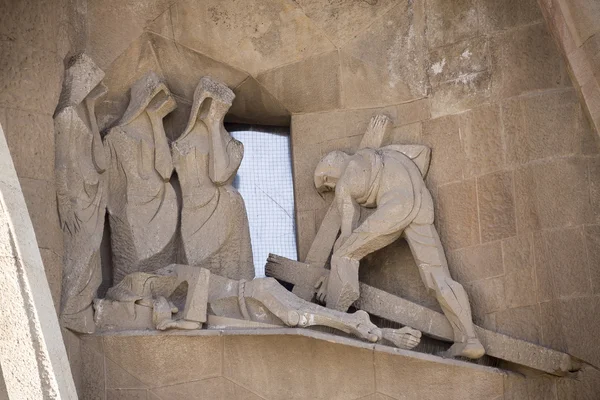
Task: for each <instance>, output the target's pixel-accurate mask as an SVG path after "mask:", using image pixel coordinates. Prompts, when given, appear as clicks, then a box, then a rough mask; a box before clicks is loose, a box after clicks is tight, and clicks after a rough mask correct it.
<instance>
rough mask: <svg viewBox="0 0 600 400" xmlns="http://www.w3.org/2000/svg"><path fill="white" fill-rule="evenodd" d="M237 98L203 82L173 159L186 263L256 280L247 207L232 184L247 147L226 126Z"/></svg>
mask: <svg viewBox="0 0 600 400" xmlns="http://www.w3.org/2000/svg"><path fill="white" fill-rule="evenodd" d="M234 97H235V95H234V94H233V92H232V91H231V90H230V89H229V88H228V87H227V86H226V85H224V84H222V83H220V82H216V81H214V80H213V79H211V78H209V77H203V78H202V79H201V80H200V83H199V84H198V86H197V87H196V91H195V92H194V102H193V104H192V111H191V113H190V118H189V121H188V124H187V127H186V128H185V130H184V132H183V133H182V134H181V136H180V138H179V139H177V141H175V142H174V143H173V148H172V154H173V164H174V165H175V170H176V171H177V175H178V177H179V182H180V184H181V191H182V195H183V209H182V212H181V238H182V242H183V251H184V254H185V257H186V261H187V263H188V264H190V265H196V266H202V267H204V268H207V269H209V270H210V271H211V272H212V273H214V274H218V275H221V276H225V277H227V278H230V279H252V278H253V277H254V265H253V263H252V248H251V247H250V230H249V227H248V217H247V215H246V207H245V205H244V200H243V199H242V196H241V195H240V194H239V193H238V191H237V190H236V189H235V188H234V187H233V186H232V184H231V183H232V182H233V178H234V177H235V174H236V172H237V170H238V168H239V166H240V163H241V162H242V157H243V155H244V147H243V145H242V143H240V142H238V141H237V140H235V139H233V138H232V137H231V136H230V135H229V132H227V131H226V130H225V127H224V126H223V119H224V118H225V114H226V113H227V111H228V110H229V108H230V107H231V104H232V102H233V99H234Z"/></svg>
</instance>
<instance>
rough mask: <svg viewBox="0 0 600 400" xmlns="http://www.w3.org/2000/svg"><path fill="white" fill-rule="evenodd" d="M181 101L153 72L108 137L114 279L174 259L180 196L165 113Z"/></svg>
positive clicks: (135, 87)
mask: <svg viewBox="0 0 600 400" xmlns="http://www.w3.org/2000/svg"><path fill="white" fill-rule="evenodd" d="M175 107H176V103H175V100H174V99H173V97H172V96H171V93H170V91H169V89H168V88H167V86H166V85H165V84H164V82H162V80H161V79H160V78H159V77H158V75H156V74H155V73H154V72H149V73H148V74H146V75H145V76H144V77H142V78H141V79H139V80H138V81H137V82H136V83H135V84H134V85H133V87H132V88H131V100H130V101H129V106H128V107H127V110H126V111H125V114H124V115H123V118H121V120H120V121H119V122H118V123H117V125H116V126H115V127H113V128H112V129H111V130H110V131H109V133H108V134H107V135H106V137H105V139H104V144H105V148H106V152H107V154H109V155H110V168H109V189H110V198H109V202H108V212H109V215H110V230H111V248H112V253H113V275H114V276H113V278H114V282H113V284H117V283H118V282H120V281H121V279H123V277H124V276H125V275H127V274H129V273H131V272H150V271H154V270H156V269H159V268H161V267H164V266H165V265H167V264H169V263H170V262H173V260H174V257H175V246H174V242H175V233H176V230H177V197H176V195H175V190H174V189H173V186H172V185H171V184H170V183H169V179H170V178H171V174H172V172H173V163H172V161H171V152H170V150H169V144H168V142H167V137H166V135H165V131H164V126H163V118H164V117H165V116H166V115H167V114H169V113H170V112H171V111H173V110H174V109H175Z"/></svg>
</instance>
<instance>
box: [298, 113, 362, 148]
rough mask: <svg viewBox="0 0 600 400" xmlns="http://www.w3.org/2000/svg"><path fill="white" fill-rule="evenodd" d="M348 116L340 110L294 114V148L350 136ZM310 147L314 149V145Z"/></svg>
mask: <svg viewBox="0 0 600 400" xmlns="http://www.w3.org/2000/svg"><path fill="white" fill-rule="evenodd" d="M348 113H351V111H348ZM347 117H348V115H347V113H345V112H339V111H333V112H328V113H314V114H296V115H294V116H293V117H292V128H291V131H292V132H291V135H292V148H293V147H298V146H302V145H309V144H317V143H321V142H323V141H326V140H331V139H340V138H344V137H347V136H350V135H348V134H347V131H346V119H347ZM363 133H364V132H363ZM310 149H311V150H313V151H314V149H313V147H310ZM303 150H308V148H305V149H303ZM294 152H295V150H294Z"/></svg>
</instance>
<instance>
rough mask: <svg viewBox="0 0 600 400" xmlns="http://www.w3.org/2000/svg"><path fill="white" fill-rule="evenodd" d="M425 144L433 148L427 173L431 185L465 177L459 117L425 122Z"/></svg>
mask: <svg viewBox="0 0 600 400" xmlns="http://www.w3.org/2000/svg"><path fill="white" fill-rule="evenodd" d="M422 137H423V144H425V145H427V146H429V147H430V148H431V165H430V167H429V172H428V174H427V182H428V183H429V184H430V186H438V185H442V184H444V183H448V182H453V181H459V180H462V179H463V169H464V164H465V157H464V153H463V151H462V146H461V143H460V133H459V119H458V117H455V116H447V117H443V118H436V119H432V120H428V121H425V122H424V123H423V134H422Z"/></svg>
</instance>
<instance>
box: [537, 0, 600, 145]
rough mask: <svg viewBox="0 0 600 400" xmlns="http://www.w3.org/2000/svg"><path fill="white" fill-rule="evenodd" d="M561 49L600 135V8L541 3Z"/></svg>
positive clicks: (566, 0) (566, 1) (582, 1)
mask: <svg viewBox="0 0 600 400" xmlns="http://www.w3.org/2000/svg"><path fill="white" fill-rule="evenodd" d="M538 3H539V5H540V8H541V11H542V14H543V15H544V18H545V20H546V22H547V24H548V27H549V30H550V32H551V33H552V35H553V36H554V39H555V40H556V43H557V44H558V48H559V49H560V50H561V53H562V55H563V57H564V59H565V61H566V62H567V64H568V65H569V67H570V70H571V76H572V78H573V83H574V86H575V87H576V88H577V90H578V92H579V94H580V97H581V99H582V105H583V106H584V108H585V109H586V112H587V117H588V119H589V121H590V123H591V124H592V125H593V126H594V127H595V129H596V133H599V132H600V86H599V85H598V80H599V75H598V73H597V71H598V66H599V62H600V57H598V54H600V52H598V43H599V42H600V35H598V32H599V31H600V23H598V20H599V18H598V16H599V15H600V7H599V6H598V4H597V2H595V1H593V0H592V1H590V0H538Z"/></svg>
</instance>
